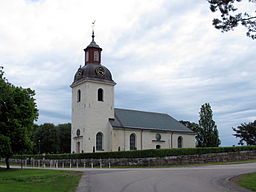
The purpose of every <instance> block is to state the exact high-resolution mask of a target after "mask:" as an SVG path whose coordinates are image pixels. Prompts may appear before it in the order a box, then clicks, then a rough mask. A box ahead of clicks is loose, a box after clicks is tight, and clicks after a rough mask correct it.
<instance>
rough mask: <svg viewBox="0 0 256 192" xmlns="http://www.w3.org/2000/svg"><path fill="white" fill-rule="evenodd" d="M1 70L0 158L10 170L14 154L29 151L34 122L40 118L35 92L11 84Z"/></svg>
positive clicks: (0, 69)
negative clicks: (10, 159) (11, 158)
mask: <svg viewBox="0 0 256 192" xmlns="http://www.w3.org/2000/svg"><path fill="white" fill-rule="evenodd" d="M3 75H4V72H3V69H2V68H0V90H1V91H0V150H1V153H0V156H1V157H4V158H5V161H6V166H7V168H8V169H9V168H10V166H9V158H10V157H11V156H12V154H21V153H24V152H26V151H29V150H30V149H31V146H32V142H31V140H30V136H31V130H32V127H33V123H34V121H35V120H36V119H37V117H38V110H37V108H36V103H35V99H34V98H33V96H34V95H35V92H34V91H33V90H31V89H29V88H28V89H24V88H22V87H16V86H14V85H12V84H10V83H9V82H8V81H7V79H6V78H5V77H4V76H3Z"/></svg>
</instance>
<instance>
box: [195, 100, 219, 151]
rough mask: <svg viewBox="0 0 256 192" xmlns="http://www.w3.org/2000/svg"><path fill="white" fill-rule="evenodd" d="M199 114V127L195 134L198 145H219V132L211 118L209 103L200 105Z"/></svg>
mask: <svg viewBox="0 0 256 192" xmlns="http://www.w3.org/2000/svg"><path fill="white" fill-rule="evenodd" d="M199 115H200V119H199V128H198V132H197V136H196V139H197V142H198V143H197V144H198V147H218V146H219V145H220V139H219V133H218V130H217V126H216V125H215V122H214V121H213V119H212V116H213V115H212V109H211V106H210V104H209V103H205V104H203V105H202V106H201V109H200V113H199Z"/></svg>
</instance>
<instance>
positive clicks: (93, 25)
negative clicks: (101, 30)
mask: <svg viewBox="0 0 256 192" xmlns="http://www.w3.org/2000/svg"><path fill="white" fill-rule="evenodd" d="M95 22H96V20H94V21H93V22H92V41H94V37H95V36H94V27H95Z"/></svg>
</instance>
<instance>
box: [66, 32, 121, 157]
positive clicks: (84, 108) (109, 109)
mask: <svg viewBox="0 0 256 192" xmlns="http://www.w3.org/2000/svg"><path fill="white" fill-rule="evenodd" d="M94 38H95V36H94V31H92V41H91V43H90V44H89V45H88V46H87V47H86V48H85V49H84V52H85V63H84V65H83V66H80V67H79V68H78V70H77V72H76V74H75V77H74V81H73V83H72V84H71V86H70V87H71V88H72V128H71V152H72V153H73V152H74V153H82V152H97V151H111V150H112V141H111V139H109V138H112V136H111V135H112V128H111V125H110V122H109V120H110V119H114V86H115V84H116V83H115V82H114V81H113V80H112V75H111V73H110V71H109V70H108V69H107V68H106V67H105V66H103V65H101V51H102V48H100V47H99V46H98V45H97V44H96V42H95V41H94Z"/></svg>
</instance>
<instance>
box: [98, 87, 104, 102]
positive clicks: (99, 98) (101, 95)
mask: <svg viewBox="0 0 256 192" xmlns="http://www.w3.org/2000/svg"><path fill="white" fill-rule="evenodd" d="M98 101H103V89H101V88H100V89H98Z"/></svg>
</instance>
